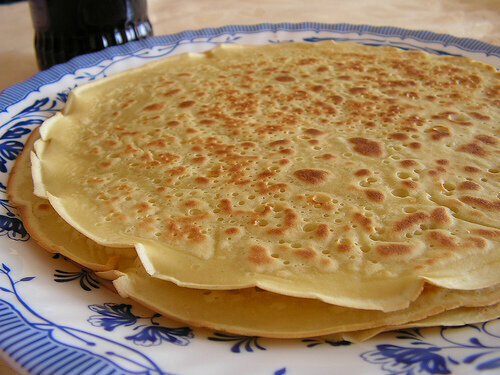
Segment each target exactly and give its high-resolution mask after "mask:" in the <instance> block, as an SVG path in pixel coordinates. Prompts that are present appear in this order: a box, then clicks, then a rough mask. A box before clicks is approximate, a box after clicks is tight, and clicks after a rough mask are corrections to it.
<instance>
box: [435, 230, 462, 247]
mask: <svg viewBox="0 0 500 375" xmlns="http://www.w3.org/2000/svg"><path fill="white" fill-rule="evenodd" d="M428 236H429V238H430V239H431V240H433V241H435V242H437V243H439V245H441V246H443V247H446V248H449V249H456V248H458V244H457V241H456V239H455V238H454V237H451V236H448V235H446V234H445V233H443V232H439V231H434V230H433V231H429V233H428Z"/></svg>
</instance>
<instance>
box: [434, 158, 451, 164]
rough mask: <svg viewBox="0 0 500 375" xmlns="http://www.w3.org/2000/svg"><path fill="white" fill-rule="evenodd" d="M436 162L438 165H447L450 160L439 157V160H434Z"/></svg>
mask: <svg viewBox="0 0 500 375" xmlns="http://www.w3.org/2000/svg"><path fill="white" fill-rule="evenodd" d="M436 163H437V164H439V165H448V164H450V161H449V160H446V159H439V160H436Z"/></svg>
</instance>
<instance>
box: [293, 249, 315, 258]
mask: <svg viewBox="0 0 500 375" xmlns="http://www.w3.org/2000/svg"><path fill="white" fill-rule="evenodd" d="M293 253H294V254H295V255H298V256H299V257H301V258H303V259H307V260H309V259H313V258H314V257H315V256H316V252H315V251H314V250H313V249H297V250H294V251H293Z"/></svg>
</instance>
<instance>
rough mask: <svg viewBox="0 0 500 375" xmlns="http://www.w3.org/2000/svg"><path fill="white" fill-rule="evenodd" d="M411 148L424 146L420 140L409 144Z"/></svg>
mask: <svg viewBox="0 0 500 375" xmlns="http://www.w3.org/2000/svg"><path fill="white" fill-rule="evenodd" d="M409 146H410V148H412V149H414V150H418V149H420V148H422V143H420V142H412V143H410V144H409Z"/></svg>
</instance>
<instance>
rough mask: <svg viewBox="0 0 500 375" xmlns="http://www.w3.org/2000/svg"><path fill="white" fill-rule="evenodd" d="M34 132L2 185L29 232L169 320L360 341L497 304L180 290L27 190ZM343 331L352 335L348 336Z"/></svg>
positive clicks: (450, 297)
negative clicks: (358, 301)
mask: <svg viewBox="0 0 500 375" xmlns="http://www.w3.org/2000/svg"><path fill="white" fill-rule="evenodd" d="M37 137H38V132H37V130H35V131H34V132H33V133H32V135H31V136H30V138H29V139H28V141H27V143H26V146H25V149H24V151H23V153H22V154H21V155H20V156H19V157H18V158H17V160H16V163H15V166H14V169H13V172H12V175H11V178H10V180H9V185H8V191H9V197H10V198H11V199H12V201H13V202H16V204H17V205H18V208H19V210H20V213H21V217H22V220H23V222H24V223H25V225H26V227H27V228H28V230H29V231H30V234H31V236H32V237H33V238H34V239H36V240H37V242H38V243H39V244H40V245H41V246H42V247H45V248H46V249H47V250H48V251H51V252H54V251H59V252H61V253H62V254H64V255H65V256H66V257H68V258H69V259H71V260H73V261H76V262H79V263H80V264H83V265H85V266H86V267H90V268H92V269H94V270H96V271H98V272H96V274H97V275H99V276H100V277H102V278H105V279H108V280H114V281H113V284H114V285H115V287H116V290H117V291H118V292H119V293H120V294H121V295H122V296H123V297H129V298H132V299H134V300H135V301H138V302H139V303H141V304H143V305H145V306H148V307H149V308H151V309H152V310H154V311H157V312H159V313H161V314H163V315H166V316H169V317H171V318H174V319H176V320H181V321H183V322H185V323H188V324H191V325H197V326H202V327H208V328H212V329H215V330H220V331H226V332H230V333H235V334H244V335H252V336H263V337H275V338H299V337H310V336H318V335H324V334H332V333H336V334H338V335H345V337H350V339H351V340H355V339H356V340H361V339H362V337H364V336H366V337H371V336H373V335H375V334H377V333H379V332H382V331H384V330H386V329H389V328H388V326H396V325H402V324H409V322H412V321H415V320H420V319H423V318H428V317H429V316H434V315H435V314H438V315H436V318H437V319H434V320H433V322H437V324H439V322H443V323H448V322H449V319H442V320H439V318H438V317H440V316H442V312H443V311H445V310H448V309H454V308H457V307H462V306H469V307H471V306H484V305H488V304H493V303H496V302H499V301H500V288H499V287H498V286H495V287H491V288H486V289H481V290H474V291H459V290H446V289H443V288H438V287H434V286H432V285H428V286H427V287H426V288H425V289H424V291H423V292H422V293H421V295H420V296H419V297H418V298H417V300H416V301H414V302H412V303H411V304H410V306H409V308H407V309H404V310H400V311H396V312H392V313H384V312H381V311H373V310H358V309H352V308H346V307H341V306H335V305H331V304H326V303H324V302H321V301H318V300H313V299H304V298H295V297H289V296H285V295H279V294H275V293H271V292H267V291H263V290H259V289H256V288H247V289H241V290H233V291H226V290H221V291H213V290H212V291H211V290H201V289H192V288H185V287H179V286H177V285H176V284H174V283H171V282H169V281H165V280H160V279H158V278H153V277H151V276H150V275H149V274H147V273H146V271H145V270H144V268H143V266H142V264H141V262H140V261H139V260H138V258H137V256H136V255H135V250H134V249H133V248H128V249H126V248H125V249H117V248H106V247H102V246H100V245H98V244H96V243H93V241H92V240H90V239H87V238H86V237H84V235H83V234H81V233H79V232H77V231H76V230H75V229H74V228H72V227H71V226H70V225H68V224H66V223H65V222H64V221H62V219H61V218H60V217H58V215H57V213H56V211H55V210H54V209H52V207H51V206H50V204H48V201H46V200H44V199H41V198H39V197H36V196H35V195H34V194H33V185H32V182H31V181H32V179H31V178H30V176H29V170H30V163H29V158H28V157H27V156H28V155H29V154H30V152H31V148H32V145H33V142H34V141H35V140H36V139H37ZM40 205H44V206H43V207H44V209H43V210H41V211H42V212H43V215H42V214H40V208H39V206H40ZM98 250H101V251H98ZM105 285H107V284H105ZM478 311H479V312H480V311H482V308H478ZM479 316H483V315H479ZM422 324H425V322H424V323H422ZM376 327H377V328H376ZM360 330H363V331H360ZM345 331H354V332H352V334H351V333H349V334H347V333H345ZM348 335H351V336H348Z"/></svg>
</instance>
